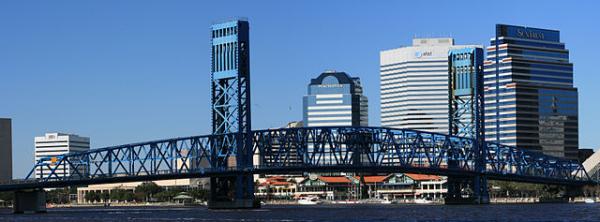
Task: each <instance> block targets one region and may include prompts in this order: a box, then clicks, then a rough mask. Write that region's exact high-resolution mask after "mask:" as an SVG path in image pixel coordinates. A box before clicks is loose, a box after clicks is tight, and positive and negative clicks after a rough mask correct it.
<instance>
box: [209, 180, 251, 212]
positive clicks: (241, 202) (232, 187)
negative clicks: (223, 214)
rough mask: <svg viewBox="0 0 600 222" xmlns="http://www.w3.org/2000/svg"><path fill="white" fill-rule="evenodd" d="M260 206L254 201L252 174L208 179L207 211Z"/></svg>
mask: <svg viewBox="0 0 600 222" xmlns="http://www.w3.org/2000/svg"><path fill="white" fill-rule="evenodd" d="M259 207H260V204H259V203H257V202H256V201H255V199H254V181H253V175H252V174H244V175H238V176H231V177H211V178H210V200H209V201H208V208H209V209H252V208H259Z"/></svg>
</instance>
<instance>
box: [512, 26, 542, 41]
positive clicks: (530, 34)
mask: <svg viewBox="0 0 600 222" xmlns="http://www.w3.org/2000/svg"><path fill="white" fill-rule="evenodd" d="M517 36H519V37H521V38H527V39H538V40H544V33H543V32H534V31H531V30H529V29H517Z"/></svg>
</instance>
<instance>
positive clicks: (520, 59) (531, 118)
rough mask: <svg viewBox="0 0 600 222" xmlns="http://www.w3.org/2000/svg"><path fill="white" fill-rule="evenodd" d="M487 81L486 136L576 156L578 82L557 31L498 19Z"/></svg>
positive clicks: (524, 146) (574, 157)
mask: <svg viewBox="0 0 600 222" xmlns="http://www.w3.org/2000/svg"><path fill="white" fill-rule="evenodd" d="M484 84H485V85H484V87H485V132H486V140H487V141H490V142H497V143H503V144H507V145H513V146H518V147H520V148H526V149H530V150H536V151H540V152H543V153H544V154H548V155H553V156H557V157H567V158H571V159H577V157H578V145H579V144H578V111H577V103H578V102H577V100H578V99H577V88H575V87H574V86H573V64H572V63H570V62H569V51H568V50H567V49H566V48H565V44H564V43H562V42H560V33H559V31H556V30H548V29H538V28H530V27H522V26H512V25H501V24H500V25H496V36H495V37H494V38H492V39H491V44H490V46H489V47H487V61H486V62H485V70H484Z"/></svg>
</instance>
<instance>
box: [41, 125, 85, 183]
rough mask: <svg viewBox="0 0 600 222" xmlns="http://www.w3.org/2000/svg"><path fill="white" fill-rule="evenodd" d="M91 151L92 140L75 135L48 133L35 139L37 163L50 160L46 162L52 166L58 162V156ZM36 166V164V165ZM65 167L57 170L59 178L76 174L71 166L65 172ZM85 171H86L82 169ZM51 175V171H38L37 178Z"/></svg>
mask: <svg viewBox="0 0 600 222" xmlns="http://www.w3.org/2000/svg"><path fill="white" fill-rule="evenodd" d="M88 150H90V138H88V137H81V136H78V135H74V134H64V133H46V135H44V136H40V137H35V162H36V163H37V162H38V161H39V160H40V159H41V158H49V159H47V160H46V161H45V162H46V163H48V164H52V163H53V162H56V161H57V158H56V157H57V156H60V155H64V154H69V153H77V152H85V151H88ZM34 164H35V163H34ZM62 167H63V166H60V167H59V168H57V171H56V172H55V173H56V174H57V176H58V177H65V176H70V175H71V174H73V173H75V171H74V170H75V169H70V167H69V166H66V167H67V168H66V169H64V170H63V168H62ZM80 170H81V171H83V170H84V169H83V168H82V169H80ZM49 174H50V170H49V169H44V170H43V171H42V172H40V171H36V172H35V178H36V179H40V178H46V177H48V176H49Z"/></svg>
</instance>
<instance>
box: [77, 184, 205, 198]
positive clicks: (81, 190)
mask: <svg viewBox="0 0 600 222" xmlns="http://www.w3.org/2000/svg"><path fill="white" fill-rule="evenodd" d="M152 182H154V183H156V185H158V186H161V187H164V188H167V189H169V188H201V189H209V186H208V180H206V179H204V178H198V179H175V180H157V181H152ZM142 183H144V182H129V183H107V184H95V185H89V186H87V187H78V188H77V203H79V204H86V203H91V202H90V201H88V200H86V199H85V195H86V194H87V193H89V192H96V193H108V194H110V193H111V192H112V191H113V190H117V189H119V190H128V191H132V192H135V188H136V187H137V186H139V185H140V184H142ZM100 202H104V200H101V201H100Z"/></svg>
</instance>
